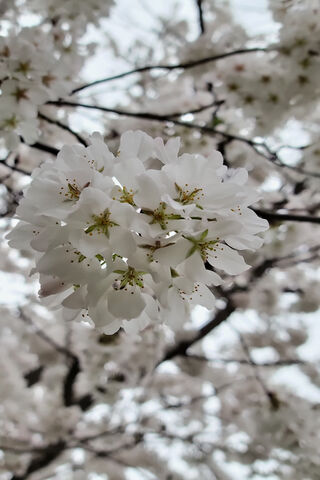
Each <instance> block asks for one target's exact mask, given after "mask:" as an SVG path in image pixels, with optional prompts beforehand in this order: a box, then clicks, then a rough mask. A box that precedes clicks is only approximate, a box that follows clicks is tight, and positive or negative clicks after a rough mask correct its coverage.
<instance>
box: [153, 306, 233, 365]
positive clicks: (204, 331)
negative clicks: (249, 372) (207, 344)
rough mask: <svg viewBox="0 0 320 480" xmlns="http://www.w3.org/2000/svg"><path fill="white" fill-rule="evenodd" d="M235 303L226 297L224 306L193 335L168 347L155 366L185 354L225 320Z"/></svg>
mask: <svg viewBox="0 0 320 480" xmlns="http://www.w3.org/2000/svg"><path fill="white" fill-rule="evenodd" d="M235 308H236V307H235V305H234V304H233V302H232V301H231V300H230V299H228V300H227V303H226V306H225V307H224V309H222V310H218V312H217V313H216V315H215V316H214V317H213V318H212V319H211V320H210V321H209V322H207V323H206V324H205V325H203V327H201V328H200V329H199V330H198V331H197V332H196V333H195V335H194V336H193V337H192V338H191V339H188V340H181V341H180V342H179V343H177V344H176V345H174V346H173V347H172V348H170V349H169V350H168V351H167V352H166V354H165V355H164V357H163V358H162V359H161V360H160V361H159V362H158V364H157V366H158V365H160V364H161V363H163V362H166V361H167V360H171V359H172V358H173V357H176V356H178V355H185V354H186V352H187V350H188V349H189V348H190V347H191V346H192V345H193V344H195V343H196V342H198V341H199V340H201V339H202V338H204V337H205V336H206V335H208V333H210V332H211V331H212V330H214V329H215V328H217V327H218V326H219V325H220V324H221V323H223V322H224V321H225V320H227V319H228V318H229V317H230V315H231V314H232V313H233V312H234V310H235Z"/></svg>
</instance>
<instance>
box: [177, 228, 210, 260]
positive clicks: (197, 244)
mask: <svg viewBox="0 0 320 480" xmlns="http://www.w3.org/2000/svg"><path fill="white" fill-rule="evenodd" d="M207 235H208V230H205V231H204V232H202V233H201V235H200V237H199V238H195V237H186V236H185V237H184V238H185V239H187V240H189V242H191V243H192V247H191V248H190V250H189V251H188V253H187V257H186V258H188V257H191V255H193V253H194V252H196V251H198V252H199V253H200V255H201V258H202V260H203V261H204V262H206V261H207V260H208V254H209V252H215V251H216V248H215V245H216V244H217V243H218V242H219V237H217V238H216V239H215V240H207V241H205V238H206V237H207Z"/></svg>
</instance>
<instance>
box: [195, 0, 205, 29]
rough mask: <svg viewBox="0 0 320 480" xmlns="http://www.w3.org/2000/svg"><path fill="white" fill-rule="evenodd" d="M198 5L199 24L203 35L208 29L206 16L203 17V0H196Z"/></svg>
mask: <svg viewBox="0 0 320 480" xmlns="http://www.w3.org/2000/svg"><path fill="white" fill-rule="evenodd" d="M196 3H197V7H198V16H199V25H200V32H201V33H200V35H203V34H204V33H205V31H206V29H205V25H204V18H203V8H202V0H196Z"/></svg>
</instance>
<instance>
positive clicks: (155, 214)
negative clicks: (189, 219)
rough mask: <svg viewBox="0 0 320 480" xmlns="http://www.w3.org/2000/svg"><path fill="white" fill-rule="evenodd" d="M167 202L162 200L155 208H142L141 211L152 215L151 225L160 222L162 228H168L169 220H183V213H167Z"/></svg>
mask: <svg viewBox="0 0 320 480" xmlns="http://www.w3.org/2000/svg"><path fill="white" fill-rule="evenodd" d="M166 208H167V204H166V203H165V202H161V203H160V205H159V207H158V208H156V209H155V210H149V209H148V208H144V209H142V210H141V213H144V214H145V215H149V216H150V217H152V220H151V222H150V225H153V224H155V223H158V224H159V225H160V227H161V229H162V230H166V229H167V225H168V223H169V220H182V219H183V217H181V215H178V214H175V213H167V212H166Z"/></svg>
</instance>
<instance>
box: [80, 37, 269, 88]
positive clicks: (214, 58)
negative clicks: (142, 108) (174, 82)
mask: <svg viewBox="0 0 320 480" xmlns="http://www.w3.org/2000/svg"><path fill="white" fill-rule="evenodd" d="M270 51H271V50H269V49H267V48H261V47H257V48H240V49H238V50H233V51H231V52H226V53H221V54H219V55H211V56H209V57H204V58H200V59H198V60H192V61H190V62H184V63H173V64H172V65H146V66H144V67H138V68H134V69H132V70H128V71H127V72H123V73H119V74H118V75H113V76H111V77H106V78H101V79H100V80H95V81H94V82H90V83H87V84H85V85H82V86H81V87H78V88H75V89H74V90H73V91H72V92H71V93H72V94H74V93H78V92H81V91H82V90H85V89H86V88H90V87H93V86H95V85H99V84H101V83H107V82H111V81H113V80H118V79H120V78H124V77H128V76H130V75H133V74H135V73H144V72H151V71H153V70H166V71H171V70H179V69H181V70H187V69H189V68H194V67H198V66H199V65H204V64H205V63H209V62H216V61H218V60H221V59H223V58H227V57H232V56H233V55H243V54H247V53H254V52H270Z"/></svg>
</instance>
